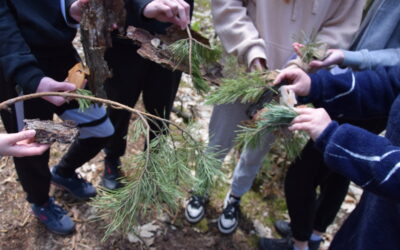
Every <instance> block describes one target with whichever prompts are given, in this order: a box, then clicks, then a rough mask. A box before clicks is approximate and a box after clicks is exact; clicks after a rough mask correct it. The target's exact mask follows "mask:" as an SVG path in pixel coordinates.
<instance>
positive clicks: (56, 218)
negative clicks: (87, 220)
mask: <svg viewBox="0 0 400 250" xmlns="http://www.w3.org/2000/svg"><path fill="white" fill-rule="evenodd" d="M32 211H33V213H34V215H35V216H36V218H38V220H39V221H40V222H41V223H43V224H44V225H45V226H46V228H47V229H48V230H49V231H51V232H53V233H56V234H61V235H67V234H70V233H72V232H73V231H74V230H75V223H74V222H73V221H72V219H71V218H70V217H69V216H68V215H67V211H65V210H64V209H62V208H61V207H60V206H58V205H56V204H55V203H54V199H53V198H50V199H49V201H48V202H47V203H46V204H44V205H43V206H37V205H32Z"/></svg>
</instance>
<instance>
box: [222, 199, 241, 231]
mask: <svg viewBox="0 0 400 250" xmlns="http://www.w3.org/2000/svg"><path fill="white" fill-rule="evenodd" d="M224 203H225V205H224V210H223V211H222V214H221V215H220V216H219V218H218V230H219V231H220V232H221V233H223V234H231V233H233V232H234V231H235V230H236V228H237V227H238V225H239V214H240V200H238V199H235V198H233V197H230V196H229V194H228V198H227V200H226V201H225V202H224Z"/></svg>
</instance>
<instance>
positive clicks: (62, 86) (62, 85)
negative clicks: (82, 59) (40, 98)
mask: <svg viewBox="0 0 400 250" xmlns="http://www.w3.org/2000/svg"><path fill="white" fill-rule="evenodd" d="M75 89H76V86H75V84H72V83H69V82H56V83H55V84H54V86H53V90H54V91H73V90H75Z"/></svg>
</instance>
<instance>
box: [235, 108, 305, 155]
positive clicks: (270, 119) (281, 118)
mask: <svg viewBox="0 0 400 250" xmlns="http://www.w3.org/2000/svg"><path fill="white" fill-rule="evenodd" d="M297 115H298V114H297V112H296V111H295V110H294V109H293V108H291V107H288V106H285V105H278V104H274V103H270V104H267V105H265V108H264V109H263V110H261V111H260V112H259V114H258V117H257V118H256V120H255V121H253V122H250V123H249V124H247V126H241V128H240V131H239V133H238V135H237V137H236V143H237V145H238V146H239V147H251V148H255V147H258V146H262V143H263V141H262V139H264V138H265V135H266V134H268V133H274V134H275V135H276V138H278V140H279V141H280V143H281V144H282V145H283V147H284V149H285V151H286V153H287V156H288V158H289V159H290V160H291V159H294V158H295V157H296V156H298V155H299V154H300V152H301V150H302V148H303V146H304V144H305V142H306V136H305V134H304V133H292V132H290V131H288V130H286V128H287V127H288V126H289V125H290V124H291V122H292V120H293V119H294V118H295V117H296V116H297ZM275 143H276V141H275Z"/></svg>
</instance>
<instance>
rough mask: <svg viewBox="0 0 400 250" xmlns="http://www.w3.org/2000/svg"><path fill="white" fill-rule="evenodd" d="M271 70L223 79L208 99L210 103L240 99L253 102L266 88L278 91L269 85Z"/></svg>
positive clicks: (231, 101)
mask: <svg viewBox="0 0 400 250" xmlns="http://www.w3.org/2000/svg"><path fill="white" fill-rule="evenodd" d="M268 74H269V72H251V73H245V72H243V73H241V74H239V75H238V76H236V77H235V78H226V79H223V80H222V84H221V86H220V87H219V88H218V89H216V90H215V91H214V92H212V93H211V94H210V95H209V96H208V98H207V101H206V104H209V105H218V104H227V103H234V102H237V101H240V102H241V103H253V102H257V101H258V99H259V98H260V97H261V96H262V94H263V93H264V92H265V91H266V90H271V91H273V92H276V91H275V90H274V89H273V88H272V87H270V86H269V84H268V82H271V80H269V79H268Z"/></svg>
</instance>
